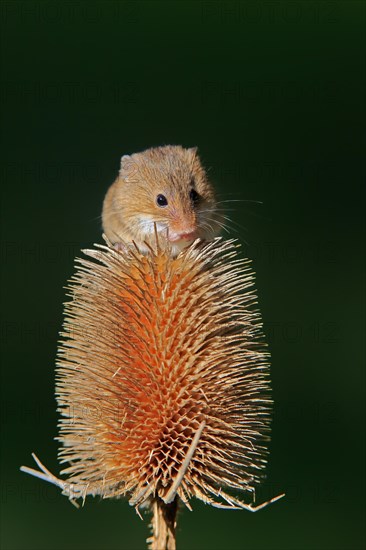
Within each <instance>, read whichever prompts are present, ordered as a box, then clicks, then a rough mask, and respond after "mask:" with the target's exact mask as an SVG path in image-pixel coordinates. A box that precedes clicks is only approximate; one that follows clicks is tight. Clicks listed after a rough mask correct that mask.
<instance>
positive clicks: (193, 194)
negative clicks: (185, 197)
mask: <svg viewBox="0 0 366 550" xmlns="http://www.w3.org/2000/svg"><path fill="white" fill-rule="evenodd" d="M189 198H190V199H191V201H192V202H193V203H194V204H197V203H198V201H199V200H200V196H199V194H198V193H197V191H196V190H195V189H191V190H190V193H189Z"/></svg>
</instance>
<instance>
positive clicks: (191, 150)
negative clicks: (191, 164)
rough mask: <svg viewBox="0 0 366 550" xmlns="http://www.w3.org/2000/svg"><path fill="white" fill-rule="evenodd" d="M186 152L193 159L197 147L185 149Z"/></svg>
mask: <svg viewBox="0 0 366 550" xmlns="http://www.w3.org/2000/svg"><path fill="white" fill-rule="evenodd" d="M187 151H189V152H190V153H191V155H192V157H195V156H196V155H197V152H198V147H189V148H188V149H187Z"/></svg>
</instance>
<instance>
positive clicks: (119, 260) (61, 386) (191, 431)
mask: <svg viewBox="0 0 366 550" xmlns="http://www.w3.org/2000/svg"><path fill="white" fill-rule="evenodd" d="M85 254H86V257H87V258H86V259H79V260H78V267H77V269H76V273H75V275H74V276H73V277H72V279H71V281H70V284H69V287H68V289H69V293H70V296H71V298H72V300H71V301H69V302H68V303H67V304H66V305H65V322H64V332H63V333H62V342H61V343H60V346H59V350H58V362H57V382H56V395H57V400H58V406H59V408H58V410H59V412H60V414H61V421H60V435H59V438H58V439H59V441H60V443H61V444H62V447H61V449H60V452H59V458H60V461H61V463H66V464H68V466H67V467H66V468H65V469H64V470H63V472H62V474H65V475H66V476H68V481H67V483H66V482H65V484H64V486H63V491H64V493H65V494H67V495H68V496H69V497H70V498H71V499H76V498H78V497H80V496H82V497H84V498H85V496H86V495H89V494H90V495H101V496H102V497H103V498H109V497H121V496H125V495H127V496H128V498H129V502H130V504H131V505H133V506H135V507H137V508H138V507H140V506H141V505H143V504H145V503H149V502H150V501H151V499H156V498H159V499H161V500H162V501H163V502H165V503H166V504H168V503H171V502H173V500H174V499H175V497H176V496H177V497H179V499H180V500H182V501H183V502H184V503H185V504H186V505H187V506H188V507H190V504H189V501H190V499H191V498H192V497H196V498H198V499H201V500H203V501H204V502H206V503H209V504H213V505H217V506H221V507H225V506H227V507H238V506H239V507H240V506H241V502H240V501H239V500H238V499H237V498H236V497H235V496H234V495H233V494H232V493H236V492H237V491H240V490H242V491H253V490H254V488H255V485H256V484H257V483H258V482H259V481H260V479H261V477H262V475H263V469H264V466H265V463H266V454H267V451H266V442H267V441H268V432H269V424H270V413H271V397H270V385H269V365H268V352H267V351H266V348H265V345H264V344H263V338H262V332H261V320H260V316H259V313H258V311H257V309H256V296H255V293H254V290H253V280H254V276H253V272H252V270H251V268H250V265H249V261H248V260H244V259H241V258H240V257H239V255H238V251H237V245H236V243H235V242H234V241H232V240H231V241H224V240H222V239H221V238H218V239H215V240H214V241H212V242H210V243H206V244H204V243H201V242H196V243H194V244H193V245H192V246H190V247H189V248H188V249H186V250H184V251H183V252H182V253H181V254H180V255H179V256H178V257H176V258H173V257H172V256H171V254H170V253H169V249H168V248H167V245H165V244H164V245H163V243H161V244H159V242H157V243H156V246H155V247H152V249H151V253H149V254H142V253H140V252H139V250H137V249H129V250H128V251H124V252H118V251H116V250H114V249H113V248H110V247H108V246H101V245H99V246H97V248H94V249H92V250H86V251H85ZM230 493H231V494H230Z"/></svg>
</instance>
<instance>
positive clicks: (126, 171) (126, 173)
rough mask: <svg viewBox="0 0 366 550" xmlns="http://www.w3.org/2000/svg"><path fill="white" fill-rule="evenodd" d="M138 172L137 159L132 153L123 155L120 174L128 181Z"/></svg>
mask: <svg viewBox="0 0 366 550" xmlns="http://www.w3.org/2000/svg"><path fill="white" fill-rule="evenodd" d="M136 172H137V165H136V161H135V160H134V159H133V158H132V156H131V155H123V157H122V158H121V167H120V171H119V173H120V176H121V178H122V179H123V180H124V181H126V182H131V181H132V176H133V175H135V174H136Z"/></svg>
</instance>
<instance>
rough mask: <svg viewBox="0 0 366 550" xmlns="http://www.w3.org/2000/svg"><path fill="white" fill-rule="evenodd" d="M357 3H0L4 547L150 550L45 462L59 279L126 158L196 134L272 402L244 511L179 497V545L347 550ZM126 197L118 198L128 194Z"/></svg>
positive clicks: (61, 294)
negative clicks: (257, 317) (30, 471)
mask: <svg viewBox="0 0 366 550" xmlns="http://www.w3.org/2000/svg"><path fill="white" fill-rule="evenodd" d="M364 9H365V6H364V4H363V3H362V2H359V1H356V2H354V1H347V2H339V1H304V2H303V1H295V2H294V1H292V2H286V1H261V0H258V1H256V2H251V1H250V2H244V1H235V2H230V1H220V0H217V1H210V0H209V1H197V2H193V1H184V2H183V1H178V2H174V1H173V2H155V1H149V2H139V1H131V2H129V1H128V2H119V1H110V0H104V1H103V2H94V1H89V2H87V1H73V2H72V1H48V0H43V1H39V2H34V1H32V0H26V1H18V0H11V1H6V0H3V2H2V3H1V26H2V42H3V46H2V56H3V58H2V81H3V82H2V84H3V85H2V95H1V109H2V120H3V123H2V130H3V131H2V146H1V156H2V160H1V188H2V248H1V251H2V263H3V267H4V270H3V271H4V273H3V279H2V284H1V291H2V303H3V306H2V323H1V328H2V347H3V362H2V385H1V392H2V397H1V406H2V441H1V443H2V445H1V448H2V478H1V497H0V503H1V514H2V515H1V548H2V549H3V550H83V549H85V550H86V549H88V550H101V549H103V550H134V549H136V550H137V549H143V548H145V539H146V537H147V536H148V528H147V525H148V522H147V520H145V521H144V522H142V521H141V520H140V519H139V518H138V516H137V515H136V514H135V512H134V510H133V509H132V508H130V507H129V506H128V504H127V501H125V500H121V501H100V500H99V499H97V498H96V499H92V498H88V499H87V501H86V503H85V506H84V507H83V508H82V509H80V510H76V509H75V508H74V507H73V506H72V505H71V504H70V503H69V502H68V500H67V498H65V497H63V496H61V494H60V491H59V490H58V489H57V488H56V487H53V486H51V485H48V484H46V483H43V482H41V481H39V480H37V479H35V478H32V477H30V476H26V475H25V474H22V473H20V472H19V466H20V465H22V464H25V465H28V466H33V464H32V459H31V452H32V451H35V452H36V453H37V455H38V456H39V457H40V458H41V459H42V461H43V462H44V463H45V464H46V465H47V466H48V467H49V469H50V470H51V471H52V472H54V473H56V474H58V472H59V471H60V468H59V465H58V463H57V457H56V455H57V443H56V442H55V441H54V437H55V436H56V435H57V429H56V424H57V420H58V418H57V414H56V403H55V399H54V395H53V392H54V360H55V355H56V348H57V339H58V332H59V330H60V328H61V325H62V308H63V306H62V304H63V302H64V301H65V300H66V296H65V290H64V286H65V285H66V282H67V280H68V279H69V278H70V276H71V275H72V273H73V270H74V267H73V266H74V257H75V256H77V255H80V252H79V251H80V249H81V248H83V247H85V246H88V245H90V244H92V243H94V242H101V222H100V213H101V205H102V200H103V197H104V194H105V192H106V190H107V188H108V186H109V185H110V184H111V183H112V182H113V180H114V178H115V177H116V174H117V171H118V168H119V161H120V157H121V155H122V154H126V153H133V152H136V151H140V150H143V149H145V148H148V147H151V146H155V145H162V144H181V145H183V146H187V147H188V146H195V145H197V146H198V147H199V151H200V154H201V157H202V160H203V162H204V164H205V166H206V167H207V168H208V169H209V174H210V177H211V179H212V181H213V182H214V183H215V185H216V188H217V190H218V193H219V196H220V198H221V199H222V200H229V199H230V200H235V201H237V200H239V199H240V200H241V201H254V200H256V201H262V202H263V205H259V204H256V203H252V202H232V203H228V206H229V208H228V215H230V217H231V218H232V226H233V230H232V231H231V236H232V237H236V238H238V239H239V240H240V242H241V243H242V245H243V254H244V255H246V256H248V257H250V258H252V260H253V266H254V270H255V271H256V274H257V283H256V285H257V290H258V296H259V305H260V309H261V312H262V316H263V321H264V328H265V332H266V334H267V339H268V341H269V344H270V350H271V353H272V383H273V392H274V398H275V403H276V404H275V415H274V424H273V434H272V443H271V455H270V461H269V467H268V470H267V480H266V482H265V483H264V485H263V487H262V489H261V491H260V494H259V495H258V499H264V498H270V497H272V496H274V495H276V494H278V493H279V492H282V491H285V492H286V498H285V499H283V500H281V501H279V502H278V503H276V504H274V505H273V506H270V507H268V508H266V509H264V510H263V511H261V512H259V513H257V514H250V513H248V512H245V511H240V512H238V511H222V510H217V509H214V508H212V507H209V506H204V505H203V504H201V503H200V502H198V501H197V502H196V501H193V502H192V504H193V508H194V511H193V513H190V512H188V511H185V510H184V511H182V512H181V514H180V517H179V527H178V548H180V549H181V550H206V549H207V550H224V549H228V550H234V549H235V550H239V549H240V550H310V549H312V550H313V549H314V550H318V549H319V550H320V549H329V550H345V549H347V550H350V549H352V550H359V549H361V548H364V547H365V546H364V544H365V541H364V523H363V522H364V503H365V502H364V501H365V491H364V475H363V470H364V459H365V457H364V442H365V437H364V336H365V332H364V330H365V326H364V312H363V308H364V305H365V304H364V290H363V288H364V287H363V268H364V256H363V245H362V243H363V230H364V225H363V222H362V217H363V214H364V211H363V208H364V204H363V199H364V182H363V177H364V173H363V154H364V150H365V143H364V136H363V131H362V122H363V120H364V118H363V117H364V105H363V94H364V92H365V86H364V76H365V75H364V66H363V61H364V53H365V42H364V38H365V34H364V28H365V27H364V24H365V17H364ZM131 200H134V197H131Z"/></svg>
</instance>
